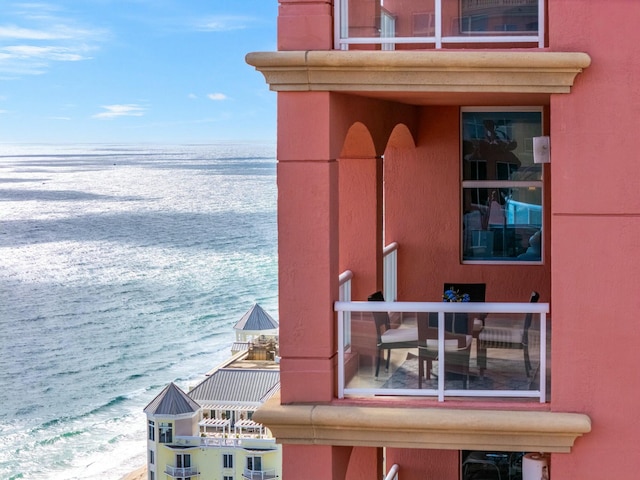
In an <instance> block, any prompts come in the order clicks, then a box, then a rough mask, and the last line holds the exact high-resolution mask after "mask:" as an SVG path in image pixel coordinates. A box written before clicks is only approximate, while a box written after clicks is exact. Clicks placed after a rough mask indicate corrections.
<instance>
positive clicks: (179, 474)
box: [164, 465, 200, 478]
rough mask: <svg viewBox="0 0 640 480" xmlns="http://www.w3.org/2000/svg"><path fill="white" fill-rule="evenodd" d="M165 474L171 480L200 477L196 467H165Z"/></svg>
mask: <svg viewBox="0 0 640 480" xmlns="http://www.w3.org/2000/svg"><path fill="white" fill-rule="evenodd" d="M164 473H166V474H167V475H168V476H169V477H171V478H185V477H197V476H199V475H200V472H199V471H198V469H197V468H196V467H172V466H171V465H167V466H166V467H165V469H164Z"/></svg>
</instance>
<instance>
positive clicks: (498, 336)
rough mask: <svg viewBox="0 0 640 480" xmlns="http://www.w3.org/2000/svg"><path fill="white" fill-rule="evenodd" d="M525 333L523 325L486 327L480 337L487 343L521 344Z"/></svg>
mask: <svg viewBox="0 0 640 480" xmlns="http://www.w3.org/2000/svg"><path fill="white" fill-rule="evenodd" d="M523 333H524V331H523V329H522V328H521V327H520V328H518V327H514V328H509V327H485V328H484V329H483V330H482V331H481V332H480V335H479V336H478V338H479V339H480V341H482V342H486V343H497V344H521V343H522V335H523Z"/></svg>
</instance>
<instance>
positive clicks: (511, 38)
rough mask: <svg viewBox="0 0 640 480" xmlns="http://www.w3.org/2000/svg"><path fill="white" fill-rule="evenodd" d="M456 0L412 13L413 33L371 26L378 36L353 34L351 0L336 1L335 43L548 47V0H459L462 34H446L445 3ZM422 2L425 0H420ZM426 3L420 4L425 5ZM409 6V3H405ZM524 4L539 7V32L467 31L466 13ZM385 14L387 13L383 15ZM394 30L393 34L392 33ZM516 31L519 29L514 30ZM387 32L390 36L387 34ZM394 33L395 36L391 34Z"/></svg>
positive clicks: (343, 47) (346, 45)
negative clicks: (545, 41)
mask: <svg viewBox="0 0 640 480" xmlns="http://www.w3.org/2000/svg"><path fill="white" fill-rule="evenodd" d="M374 1H375V2H380V3H379V4H380V5H383V2H384V0H371V3H372V4H373V3H374ZM452 1H453V0H434V3H433V7H432V8H433V10H432V11H427V12H425V11H424V8H425V7H423V8H422V9H419V10H417V11H415V12H413V13H411V14H410V15H411V16H410V17H409V15H407V18H406V19H405V20H406V21H405V22H404V23H405V24H411V23H413V29H412V36H400V37H396V36H395V35H396V32H397V29H396V28H395V25H393V26H388V25H386V26H385V28H382V27H383V26H382V25H381V26H379V27H375V26H374V25H370V26H369V28H370V29H375V30H377V31H378V34H379V35H378V36H368V37H359V36H350V35H349V28H350V23H349V21H350V19H349V0H336V1H335V2H334V17H335V25H334V41H335V46H336V48H337V49H339V50H348V49H349V46H350V45H378V44H379V45H382V49H383V50H389V49H393V48H394V45H395V44H433V45H434V46H435V48H443V44H447V43H448V44H455V43H458V44H459V43H467V44H468V43H483V44H488V43H495V44H504V43H536V44H537V46H538V47H539V48H543V47H544V37H545V30H544V27H545V8H544V7H545V1H544V0H455V7H456V8H459V9H460V10H459V11H458V12H457V13H458V16H454V17H451V18H450V19H449V20H450V21H451V22H454V23H455V24H456V25H457V27H456V28H457V29H458V30H460V31H461V33H459V34H456V35H447V34H444V33H443V27H444V21H443V5H446V6H449V2H452ZM420 2H422V0H420ZM421 4H422V3H420V5H421ZM403 5H404V6H405V9H406V4H403ZM516 6H520V7H533V8H535V7H536V6H537V31H535V30H533V31H531V32H529V31H524V32H519V34H508V33H504V34H503V33H499V31H498V30H490V31H488V32H487V33H483V32H481V31H465V29H464V27H463V25H464V24H465V18H466V22H469V21H471V20H470V18H471V17H465V16H464V15H463V13H464V12H469V13H470V14H473V12H474V11H476V12H478V11H479V10H482V9H484V12H478V13H481V14H482V15H485V16H486V11H487V9H491V8H494V9H495V8H497V9H501V8H504V9H506V8H513V7H516ZM383 13H385V14H386V16H385V18H386V17H390V18H395V17H396V16H402V15H403V14H404V12H402V13H396V12H386V11H383ZM380 16H381V17H382V16H383V15H382V14H380ZM501 31H504V32H508V31H509V28H508V26H507V25H505V26H504V28H503V30H501ZM388 32H391V33H388ZM514 33H516V32H514ZM383 35H386V36H383ZM389 35H394V36H389Z"/></svg>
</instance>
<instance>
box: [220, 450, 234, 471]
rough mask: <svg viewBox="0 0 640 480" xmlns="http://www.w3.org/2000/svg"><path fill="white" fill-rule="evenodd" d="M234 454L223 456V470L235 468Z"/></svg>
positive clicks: (224, 454)
mask: <svg viewBox="0 0 640 480" xmlns="http://www.w3.org/2000/svg"><path fill="white" fill-rule="evenodd" d="M233 463H234V461H233V453H223V454H222V468H233Z"/></svg>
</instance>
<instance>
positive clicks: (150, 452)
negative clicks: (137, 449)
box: [149, 450, 156, 465]
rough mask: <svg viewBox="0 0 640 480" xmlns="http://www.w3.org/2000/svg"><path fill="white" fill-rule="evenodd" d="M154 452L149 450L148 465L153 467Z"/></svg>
mask: <svg viewBox="0 0 640 480" xmlns="http://www.w3.org/2000/svg"><path fill="white" fill-rule="evenodd" d="M154 455H155V454H154V451H153V450H149V464H150V465H153V464H154V463H156V462H155V457H154Z"/></svg>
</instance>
